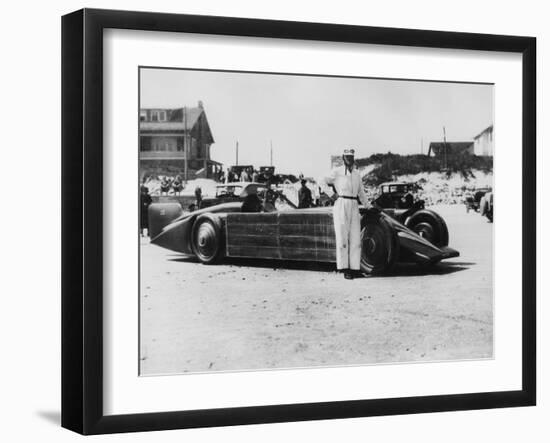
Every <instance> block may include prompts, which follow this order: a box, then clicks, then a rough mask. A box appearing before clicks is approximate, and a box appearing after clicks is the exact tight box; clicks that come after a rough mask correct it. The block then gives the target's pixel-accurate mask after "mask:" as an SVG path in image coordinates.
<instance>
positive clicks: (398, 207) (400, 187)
mask: <svg viewBox="0 0 550 443" xmlns="http://www.w3.org/2000/svg"><path fill="white" fill-rule="evenodd" d="M418 189H420V187H419V186H418V185H416V184H415V183H405V182H388V183H382V184H381V185H380V187H379V190H380V193H379V196H378V197H377V198H376V199H375V200H374V201H373V205H374V206H376V207H378V208H380V209H381V210H382V211H383V212H384V213H385V214H387V215H389V216H390V217H392V218H393V219H395V220H397V221H398V222H399V223H401V224H403V225H405V226H406V227H407V228H409V229H411V230H412V231H414V232H416V233H417V234H418V235H420V236H421V237H423V238H425V239H426V240H428V241H429V242H430V243H433V244H434V245H436V246H447V245H448V244H449V230H448V228H447V224H446V223H445V220H443V218H442V217H441V216H440V215H439V214H438V213H437V212H435V211H432V210H431V209H426V208H425V203H424V200H420V199H415V198H414V196H413V193H414V192H416V191H417V190H418Z"/></svg>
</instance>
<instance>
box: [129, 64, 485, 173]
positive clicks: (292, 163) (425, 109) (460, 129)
mask: <svg viewBox="0 0 550 443" xmlns="http://www.w3.org/2000/svg"><path fill="white" fill-rule="evenodd" d="M140 91H141V97H140V98H141V107H143V108H152V107H159V108H176V107H183V106H196V105H197V103H198V101H199V100H201V101H202V102H203V104H204V109H205V112H206V116H207V118H208V122H209V124H210V128H211V130H212V135H213V137H214V140H215V143H214V144H213V145H212V149H211V157H212V159H213V160H217V161H220V162H222V163H224V164H225V166H226V167H227V166H230V165H233V164H235V143H236V141H238V142H239V164H253V165H254V166H264V165H269V151H270V148H269V146H270V141H271V142H272V143H273V164H274V166H276V168H277V170H278V171H279V172H283V173H284V172H287V173H300V172H302V173H303V174H305V175H308V176H310V175H311V176H314V177H320V176H323V175H325V174H326V173H327V172H328V171H329V170H330V156H331V155H332V154H339V153H341V152H342V150H343V149H344V148H347V147H353V148H355V150H356V156H358V157H366V156H369V155H371V154H373V153H377V152H387V151H391V152H395V153H399V154H411V153H420V151H421V143H422V139H423V141H424V153H427V150H428V146H429V143H430V141H440V140H442V139H443V126H445V129H446V133H447V141H468V140H472V138H473V136H474V135H476V134H478V133H479V132H480V131H482V130H483V129H484V128H486V127H487V126H489V125H490V124H492V123H493V86H490V85H472V84H460V83H437V82H415V81H401V80H378V79H352V78H330V77H312V76H296V75H274V74H248V73H230V72H209V71H189V70H173V69H142V70H141V89H140Z"/></svg>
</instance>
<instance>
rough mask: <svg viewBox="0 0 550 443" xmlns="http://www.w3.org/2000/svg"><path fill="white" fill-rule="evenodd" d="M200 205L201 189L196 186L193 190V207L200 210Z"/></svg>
mask: <svg viewBox="0 0 550 443" xmlns="http://www.w3.org/2000/svg"><path fill="white" fill-rule="evenodd" d="M201 203H202V189H201V187H200V186H197V187H196V188H195V206H196V209H200V208H201Z"/></svg>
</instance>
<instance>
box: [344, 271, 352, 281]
mask: <svg viewBox="0 0 550 443" xmlns="http://www.w3.org/2000/svg"><path fill="white" fill-rule="evenodd" d="M344 278H345V279H346V280H353V271H352V270H351V269H346V270H344Z"/></svg>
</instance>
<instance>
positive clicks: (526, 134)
mask: <svg viewBox="0 0 550 443" xmlns="http://www.w3.org/2000/svg"><path fill="white" fill-rule="evenodd" d="M107 28H118V29H131V30H147V31H171V32H180V33H181V32H185V33H198V34H216V35H226V36H247V37H268V38H279V39H301V40H316V41H325V42H353V43H368V44H377V45H397V46H411V47H413V46H415V47H425V48H454V49H469V50H479V51H503V52H511V53H519V54H521V55H522V67H523V80H522V81H523V85H522V89H523V97H522V106H523V109H522V128H523V135H522V137H523V138H522V143H523V145H522V159H523V176H522V192H523V207H522V220H523V232H522V241H523V246H522V247H523V257H522V263H523V268H522V270H521V273H522V291H523V292H522V334H523V335H522V388H521V390H517V391H505V392H478V393H467V394H466V393H465V394H457V395H435V396H421V397H405V398H392V399H371V400H356V401H333V402H323V403H307V404H286V405H285V404H280V405H265V406H260V407H236V408H224V409H208V410H190V411H170V412H160V413H142V414H131V415H110V416H106V415H104V412H103V407H102V405H103V342H102V340H103V338H102V327H103V318H102V312H103V293H102V291H103V289H102V288H103V275H102V267H103V246H102V245H103V228H102V220H103V216H102V212H103V211H102V205H103V202H102V195H103V185H102V183H103V181H102V177H103V171H102V164H103V148H102V137H103V122H102V120H103V112H102V109H103V87H102V85H103V79H102V77H103V38H102V36H103V30H104V29H107ZM535 116H536V39H535V38H532V37H517V36H503V35H484V34H471V33H456V32H440V31H423V30H412V29H390V28H378V27H364V26H349V25H339V24H320V23H300V22H286V21H274V20H256V19H244V18H230V17H210V16H196V15H177V14H162V13H149V12H126V11H109V10H96V9H83V10H79V11H76V12H73V13H71V14H68V15H65V16H64V17H63V18H62V174H63V177H62V199H63V204H62V426H63V427H65V428H68V429H71V430H73V431H76V432H79V433H82V434H104V433H115V432H131V431H151V430H161V429H180V428H194V427H211V426H229V425H240V424H255V423H273V422H285V421H301V420H320V419H331V418H348V417H364V416H380V415H392V414H414V413H424V412H437V411H458V410H468V409H484V408H502V407H513V406H529V405H535V402H536V337H535V332H536V275H535V273H536V207H535V204H536V153H535V152H536V118H535Z"/></svg>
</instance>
